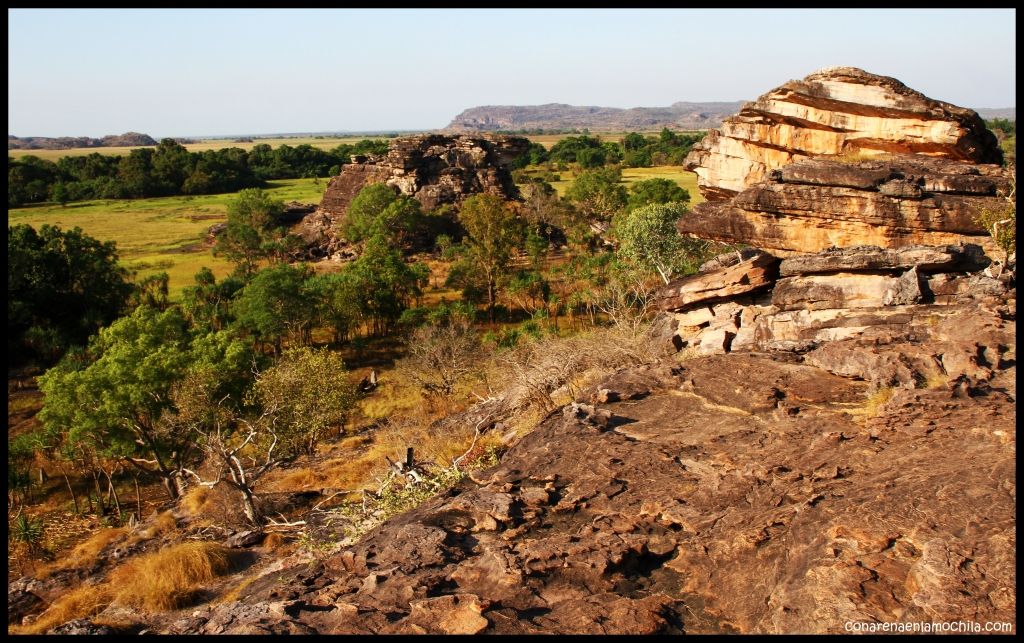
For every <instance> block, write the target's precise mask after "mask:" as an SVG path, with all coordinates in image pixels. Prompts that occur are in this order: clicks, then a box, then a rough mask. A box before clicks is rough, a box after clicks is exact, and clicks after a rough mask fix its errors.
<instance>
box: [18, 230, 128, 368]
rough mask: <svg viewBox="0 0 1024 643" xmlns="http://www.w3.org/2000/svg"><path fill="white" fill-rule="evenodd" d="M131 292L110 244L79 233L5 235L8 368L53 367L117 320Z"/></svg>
mask: <svg viewBox="0 0 1024 643" xmlns="http://www.w3.org/2000/svg"><path fill="white" fill-rule="evenodd" d="M132 290H133V286H132V284H131V282H130V280H129V274H128V271H127V270H125V269H124V268H122V267H121V266H119V265H118V263H117V247H116V246H115V244H114V243H113V242H110V241H108V242H100V241H98V240H96V239H94V238H92V237H90V236H89V235H87V234H85V233H83V232H82V230H81V229H79V228H74V229H72V230H67V231H63V230H61V229H60V228H58V227H56V226H51V225H43V226H42V227H40V229H39V231H38V232H37V231H36V230H35V229H34V228H32V227H31V226H28V225H24V224H19V225H16V226H12V227H8V229H7V350H8V355H10V357H11V360H12V363H14V364H21V363H24V362H26V361H31V360H36V361H40V362H42V363H53V362H54V361H55V360H56V359H58V358H59V357H60V356H61V355H62V354H63V353H64V351H65V350H66V349H67V348H68V347H69V346H73V345H79V346H81V345H84V344H85V342H86V340H88V338H89V336H90V335H92V334H93V333H95V332H96V331H97V330H99V329H100V327H102V326H104V325H106V324H109V323H110V322H112V321H113V320H114V319H116V318H117V316H118V315H120V314H121V312H122V310H123V309H124V307H125V304H126V303H127V301H128V299H129V297H130V295H131V294H132Z"/></svg>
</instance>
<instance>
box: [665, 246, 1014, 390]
mask: <svg viewBox="0 0 1024 643" xmlns="http://www.w3.org/2000/svg"><path fill="white" fill-rule="evenodd" d="M986 265H988V259H987V258H986V257H985V256H984V254H983V252H982V249H981V248H980V247H978V246H970V245H967V246H939V247H934V246H909V247H905V248H899V249H895V250H893V249H882V248H879V247H874V246H860V247H855V248H846V249H833V250H827V251H824V252H821V253H818V254H814V255H798V256H794V257H791V258H787V259H783V260H779V259H778V258H776V257H774V256H772V255H770V254H768V253H764V252H758V253H755V254H754V255H753V256H752V257H750V258H746V259H743V260H742V261H739V262H736V263H735V264H733V265H726V266H723V267H715V268H713V269H711V270H708V271H706V272H702V273H700V274H697V275H693V276H690V277H684V278H682V279H679V280H676V281H675V282H672V283H670V284H668V285H666V286H665V287H664V288H663V290H662V291H661V292H660V297H659V302H660V305H661V308H662V310H664V311H666V312H667V313H668V317H667V318H666V321H664V327H663V328H662V330H661V332H662V335H663V337H665V338H666V341H671V342H672V344H673V345H674V347H675V349H676V350H682V349H687V350H688V351H689V352H691V353H695V354H720V353H728V352H733V351H751V350H753V351H780V350H796V351H800V352H801V353H803V352H807V351H813V350H814V349H816V348H818V347H819V346H824V345H826V344H828V343H830V342H835V341H839V340H847V339H851V338H857V339H858V341H859V340H860V339H861V338H869V339H865V340H864V341H875V342H877V341H881V339H884V338H885V337H886V336H887V335H888V334H891V333H897V334H901V333H904V332H911V333H921V334H925V335H928V334H931V335H935V334H936V333H938V332H940V331H942V329H946V331H945V332H947V333H951V334H953V335H955V334H957V333H958V324H959V323H960V322H959V320H960V319H961V318H962V317H963V316H964V315H967V316H970V315H971V314H972V313H973V308H975V307H976V306H977V305H978V300H981V299H985V298H993V297H998V295H1000V294H1001V293H1006V292H1008V291H1009V289H1011V288H1013V287H1015V284H1014V282H1013V280H1014V276H1015V273H1014V272H1013V271H1009V270H1004V269H1000V268H999V267H997V266H993V267H991V268H989V269H988V270H987V273H988V274H986V272H979V270H980V269H982V268H984V267H985V266H986ZM730 283H739V284H746V285H747V287H746V288H745V289H743V290H739V289H723V288H721V287H720V286H721V284H730ZM711 285H716V286H719V287H718V288H717V289H716V288H712V287H710V286H711ZM1011 292H1015V291H1011ZM1002 305H1004V306H1005V305H1009V306H1012V305H1013V302H1012V301H1010V302H1009V303H1007V302H1005V301H1004V302H1003V304H1002ZM1004 313H1005V311H1004ZM1005 314H1010V313H1005ZM951 336H952V335H948V336H947V335H942V336H941V338H942V339H943V341H949V342H951V343H950V345H949V348H948V350H947V351H946V353H945V354H944V355H943V356H942V358H941V359H942V360H944V364H945V365H944V366H943V368H944V369H945V372H947V373H948V372H951V370H955V369H953V367H952V366H950V365H951V364H954V363H956V364H959V365H961V366H963V368H964V370H963V371H962V372H958V373H956V374H955V375H969V376H972V377H973V376H976V375H977V368H975V366H976V362H977V360H976V359H975V357H974V356H975V355H976V353H977V346H976V345H975V344H974V343H970V342H968V343H967V344H965V345H963V346H958V345H956V344H955V343H954V342H952V340H951V339H950V337H951ZM904 357H906V356H904ZM904 357H899V356H893V355H889V357H887V358H886V359H889V358H892V359H895V360H896V363H900V364H904V363H906V362H907V360H906V359H904ZM926 361H927V360H926ZM945 362H948V364H946V363H945ZM972 364H973V365H974V366H972ZM922 369H924V370H922ZM897 370H899V369H897ZM926 370H927V368H926V367H925V366H921V368H918V369H917V370H914V369H910V370H907V369H903V370H901V371H900V379H901V381H902V382H903V383H904V384H906V383H910V382H913V378H914V377H926V376H927V374H926V373H924V371H926Z"/></svg>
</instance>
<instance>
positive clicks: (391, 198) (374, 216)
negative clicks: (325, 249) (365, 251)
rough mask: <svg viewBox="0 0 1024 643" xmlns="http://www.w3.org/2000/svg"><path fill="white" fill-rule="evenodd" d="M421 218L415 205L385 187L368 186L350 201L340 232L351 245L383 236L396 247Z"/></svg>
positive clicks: (411, 200) (408, 199) (407, 198)
mask: <svg viewBox="0 0 1024 643" xmlns="http://www.w3.org/2000/svg"><path fill="white" fill-rule="evenodd" d="M421 217H422V212H421V210H420V204H419V201H417V200H415V199H413V198H412V197H409V196H407V195H404V194H399V193H398V192H397V191H396V190H395V189H394V188H392V187H391V186H389V185H387V184H385V183H372V184H370V185H367V186H365V187H364V188H363V189H361V190H360V191H359V194H357V195H356V196H355V198H354V199H352V204H351V205H349V208H348V212H347V213H346V217H345V222H344V224H343V226H342V232H343V234H344V235H345V238H346V239H348V240H349V241H351V242H353V243H358V242H360V241H364V240H366V239H369V238H370V237H372V236H374V235H375V234H383V235H384V236H385V237H387V238H388V240H389V241H391V242H393V243H396V244H400V243H401V242H403V241H405V240H406V238H407V237H408V236H409V234H410V232H411V231H412V228H413V227H414V226H415V225H416V224H417V223H418V222H419V220H420V218H421Z"/></svg>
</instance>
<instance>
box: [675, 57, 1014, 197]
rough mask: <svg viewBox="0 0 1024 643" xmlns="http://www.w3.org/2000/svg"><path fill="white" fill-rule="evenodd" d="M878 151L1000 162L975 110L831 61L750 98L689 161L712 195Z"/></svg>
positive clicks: (992, 138) (707, 194)
mask: <svg viewBox="0 0 1024 643" xmlns="http://www.w3.org/2000/svg"><path fill="white" fill-rule="evenodd" d="M879 153H907V154H925V155H929V156H936V157H942V158H948V159H956V160H964V161H970V162H973V163H1000V162H1002V154H1001V153H1000V151H999V146H998V144H997V142H996V139H995V135H993V134H992V133H991V132H989V131H988V130H987V129H986V128H985V123H984V121H982V120H981V118H980V117H979V116H978V114H977V113H976V112H974V111H973V110H969V109H965V108H962V107H957V106H955V105H951V104H949V103H943V102H941V101H937V100H932V99H930V98H928V97H927V96H925V95H923V94H921V93H920V92H916V91H914V90H912V89H910V88H909V87H907V86H906V85H904V84H903V83H901V82H900V81H898V80H896V79H895V78H889V77H887V76H877V75H875V74H871V73H868V72H866V71H863V70H861V69H857V68H855V67H830V68H826V69H822V70H820V71H817V72H814V73H813V74H810V75H809V76H807V77H806V78H804V79H803V80H793V81H790V82H788V83H786V84H784V85H782V86H781V87H777V88H775V89H773V90H771V91H770V92H768V93H767V94H764V95H763V96H761V97H760V98H758V99H757V100H755V101H753V102H750V103H747V104H745V105H744V106H743V108H742V109H741V110H740V112H739V114H737V115H736V116H733V117H731V118H727V119H725V121H724V122H723V123H722V126H721V128H719V129H718V130H711V131H710V132H709V133H708V136H707V137H706V138H705V139H704V140H703V141H702V142H701V143H699V144H698V145H697V146H695V147H694V150H693V152H691V154H690V156H689V157H687V159H686V167H687V169H690V170H693V171H694V172H696V173H697V177H698V185H699V187H700V190H701V193H702V194H704V196H705V197H706V198H707V199H708V200H709V201H715V200H721V199H725V198H728V197H730V196H732V195H734V194H737V193H739V192H741V191H743V190H744V189H745V188H746V187H748V186H750V185H752V184H754V183H757V182H758V181H761V180H762V179H765V178H767V177H768V174H769V172H770V171H771V170H773V169H777V168H780V167H783V166H784V165H788V164H789V163H792V162H794V161H798V160H801V159H805V158H811V157H820V156H837V155H858V154H864V155H872V154H879Z"/></svg>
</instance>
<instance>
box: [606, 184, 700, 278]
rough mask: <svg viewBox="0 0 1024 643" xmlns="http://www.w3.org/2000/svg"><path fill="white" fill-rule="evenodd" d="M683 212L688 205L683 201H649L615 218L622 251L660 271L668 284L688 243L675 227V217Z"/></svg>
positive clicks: (648, 266)
mask: <svg viewBox="0 0 1024 643" xmlns="http://www.w3.org/2000/svg"><path fill="white" fill-rule="evenodd" d="M684 214H686V206H684V205H683V204H681V203H667V204H653V205H647V206H644V207H642V208H638V209H636V210H633V211H631V212H626V213H623V214H622V215H620V216H619V217H618V218H617V219H616V221H615V232H616V234H617V236H618V238H619V241H620V242H621V244H622V245H621V246H620V248H619V252H620V254H621V255H622V256H623V257H625V258H627V259H630V260H633V261H635V262H637V263H638V264H640V265H641V266H644V267H646V268H648V269H652V270H655V271H657V273H658V274H659V275H660V276H661V278H662V279H663V280H664V282H665V283H666V284H667V283H668V282H669V277H671V276H672V273H673V271H674V270H676V268H677V267H678V266H679V264H680V260H681V257H680V255H681V253H682V252H683V250H684V247H685V246H684V243H683V238H682V237H681V236H680V235H679V233H678V232H677V231H676V221H678V220H679V217H681V216H683V215H684Z"/></svg>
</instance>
